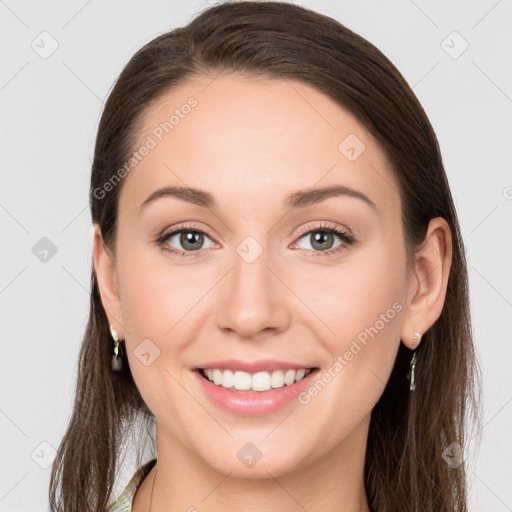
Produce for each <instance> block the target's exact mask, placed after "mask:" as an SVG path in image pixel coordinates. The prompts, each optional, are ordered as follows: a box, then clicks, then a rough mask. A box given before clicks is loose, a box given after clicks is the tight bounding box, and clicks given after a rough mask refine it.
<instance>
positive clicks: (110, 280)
mask: <svg viewBox="0 0 512 512" xmlns="http://www.w3.org/2000/svg"><path fill="white" fill-rule="evenodd" d="M92 258H93V263H94V270H95V272H96V279H97V281H98V288H99V291H100V296H101V303H102V304H103V309H105V313H106V314H107V318H108V322H109V325H112V326H113V327H114V329H115V330H116V331H117V335H118V337H119V339H120V340H122V339H124V337H125V332H124V327H123V325H124V322H123V311H122V308H121V299H120V297H119V290H118V288H117V279H116V268H115V262H114V256H113V254H112V253H111V251H110V250H109V249H108V248H107V247H106V246H105V243H104V242H103V237H102V235H101V228H100V226H99V224H98V223H96V222H95V223H94V238H93V250H92Z"/></svg>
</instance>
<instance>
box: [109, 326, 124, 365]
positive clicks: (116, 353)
mask: <svg viewBox="0 0 512 512" xmlns="http://www.w3.org/2000/svg"><path fill="white" fill-rule="evenodd" d="M110 334H111V335H112V338H113V339H114V355H113V356H112V371H114V372H120V371H121V370H122V369H123V359H122V357H121V355H120V354H119V338H118V337H117V331H116V330H115V329H114V326H113V325H111V326H110Z"/></svg>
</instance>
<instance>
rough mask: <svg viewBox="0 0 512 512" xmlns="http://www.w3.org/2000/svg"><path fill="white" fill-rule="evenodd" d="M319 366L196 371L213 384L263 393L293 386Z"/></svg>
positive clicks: (314, 371) (200, 369)
mask: <svg viewBox="0 0 512 512" xmlns="http://www.w3.org/2000/svg"><path fill="white" fill-rule="evenodd" d="M318 370H319V368H317V367H314V368H297V369H288V370H274V371H272V372H266V371H262V372H256V373H248V372H244V371H232V370H227V369H220V368H219V369H217V368H215V369H213V368H208V369H204V368H198V369H197V370H196V371H197V372H198V373H199V374H200V375H201V377H203V378H204V379H206V380H208V381H209V382H211V383H212V384H214V385H216V386H219V387H222V388H225V389H229V390H231V391H240V392H244V391H245V392H257V393H262V392H266V391H272V390H276V389H280V388H283V387H289V386H293V385H294V384H296V383H297V382H300V381H302V380H303V379H305V378H306V377H307V376H308V375H310V374H311V373H316V372H317V371H318Z"/></svg>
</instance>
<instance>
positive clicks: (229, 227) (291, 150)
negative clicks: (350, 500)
mask: <svg viewBox="0 0 512 512" xmlns="http://www.w3.org/2000/svg"><path fill="white" fill-rule="evenodd" d="M191 97H193V98H194V100H193V101H192V100H191V101H189V98H191ZM187 104H188V105H190V108H188V107H184V105H187ZM175 111H177V112H175ZM173 113H175V114H176V115H175V118H174V119H173V120H171V123H172V128H169V125H165V124H161V123H165V122H166V121H169V118H170V116H171V115H172V114H173ZM178 118H179V120H178V121H177V119H178ZM163 127H164V128H163ZM144 145H146V147H147V148H149V149H148V150H147V151H145V150H142V151H139V155H140V154H141V153H145V156H143V157H142V158H141V159H140V161H138V162H137V164H136V165H135V166H134V167H133V168H132V170H131V171H130V173H129V175H128V176H127V177H126V182H125V183H124V185H123V189H122V192H121V195H120V202H119V223H118V231H117V238H116V252H115V254H116V256H115V280H116V285H117V290H118V293H119V312H118V313H116V314H117V316H118V318H119V320H120V321H121V323H122V331H123V332H122V334H123V336H122V337H124V338H125V340H126V348H127V355H128V358H129V363H130V367H131V369H132V373H133V376H134V379H135V382H136V384H137V387H138V388H139V390H140V393H141V394H142V397H143V398H144V400H145V402H146V403H147V405H148V407H149V408H150V409H151V411H152V412H153V413H154V415H155V416H156V418H157V420H158V428H159V443H162V445H163V444H165V443H167V445H168V446H170V445H172V444H173V443H174V444H175V445H180V446H181V447H184V448H185V449H186V451H187V453H189V454H190V455H191V456H193V457H196V458H197V460H199V461H202V462H205V463H206V464H208V465H209V466H211V467H213V468H216V469H218V470H219V471H223V472H226V473H227V472H233V473H232V475H233V476H236V475H240V476H245V477H258V476H260V477H264V476H266V475H267V473H266V471H269V472H270V473H272V474H273V475H279V474H284V473H286V472H289V471H292V470H294V469H297V468H299V467H304V466H305V465H307V464H309V463H313V462H315V461H317V460H319V459H320V458H321V457H326V456H327V454H329V453H342V452H343V453H344V454H345V456H347V457H351V456H355V454H354V450H360V449H361V448H362V447H364V443H365V440H366V436H367V428H368V424H369V418H370V413H371V410H372V408H373V407H374V405H375V404H376V402H377V401H378V399H379V397H380V396H381V394H382V392H383V390H384V388H385V384H386V382H387V380H388V378H389V376H390V373H391V370H392V367H393V363H394V360H395V357H396V353H397V350H398V347H399V343H400V328H401V323H402V316H403V314H404V308H403V305H404V304H405V301H406V297H407V285H408V281H407V280H408V273H407V269H406V253H405V243H404V234H403V231H402V224H401V210H400V208H401V207H400V196H399V194H398V191H397V188H398V186H397V184H396V181H395V178H394V176H393V174H392V171H391V169H390V166H389V163H388V162H387V161H386V158H385V156H384V153H383V151H382V150H381V149H380V147H379V145H378V144H377V142H376V141H375V139H374V138H373V137H372V136H371V135H370V134H369V132H368V131H367V130H366V129H365V128H364V127H363V125H362V124H361V123H360V122H358V121H357V119H356V118H355V117H354V116H352V115H351V114H349V113H348V111H347V110H345V109H344V108H342V107H340V106H339V105H338V104H337V103H335V102H334V101H332V100H331V99H330V98H329V97H327V96H326V95H324V94H322V93H321V92H319V91H317V90H316V89H314V88H313V87H311V86H309V85H306V84H303V83H301V82H298V81H284V80H278V79H262V78H248V77H242V76H238V75H229V76H220V77H218V78H217V79H215V80H214V81H213V82H211V78H197V79H195V80H194V81H191V82H189V83H187V84H186V85H182V86H180V87H179V88H176V89H173V90H172V91H171V92H169V93H168V94H166V95H165V96H164V97H163V98H161V99H160V100H159V102H158V103H157V104H154V105H152V107H151V108H150V109H148V111H147V112H146V115H145V118H144V122H143V127H142V129H141V131H140V133H139V140H138V143H137V146H136V148H134V151H136V150H138V149H140V148H141V147H142V146H144ZM170 187H188V188H193V189H198V190H200V191H203V192H204V194H202V195H201V194H199V195H197V194H196V195H193V194H192V193H190V192H188V193H184V194H181V195H180V194H175V193H171V192H170V191H169V190H168V191H167V192H166V193H163V192H158V193H156V194H155V192H156V191H160V190H161V189H165V188H170ZM330 187H338V188H337V189H334V192H333V191H331V192H330V193H320V192H318V193H315V192H314V191H316V190H320V189H322V190H323V189H328V188H330ZM301 193H302V195H300V194H301ZM306 193H307V194H306ZM206 194H208V195H209V196H211V197H210V202H208V203H206V202H205V198H206V197H207V195H206ZM233 361H234V362H233ZM260 362H262V363H263V365H262V366H252V367H251V366H244V363H247V364H252V363H260ZM271 363H274V364H273V366H272V364H271ZM237 365H238V370H241V369H244V370H250V369H252V370H253V371H247V372H246V373H248V374H249V375H250V376H251V379H252V380H251V379H250V380H249V382H254V377H253V375H254V374H255V373H260V370H262V369H263V368H267V371H268V375H269V377H267V376H266V375H260V377H258V379H260V382H263V383H266V382H268V378H270V381H271V383H272V382H274V383H277V385H278V384H279V378H280V376H279V374H276V375H277V376H273V373H274V372H275V371H276V370H277V371H278V370H279V369H280V368H281V367H284V368H282V369H283V370H285V371H284V372H283V376H284V377H286V373H287V372H286V370H287V369H289V368H296V369H315V370H313V371H311V372H310V373H308V375H307V376H306V377H305V378H304V379H303V380H302V381H299V382H297V383H295V384H293V385H292V384H290V385H285V386H283V387H281V388H280V387H276V388H272V389H271V390H270V391H265V392H261V391H252V392H251V391H233V390H231V391H228V390H226V389H225V388H223V387H222V386H218V385H216V384H215V383H209V382H207V381H206V380H205V378H204V377H203V376H201V375H200V372H199V371H198V370H197V368H211V369H213V368H219V369H222V368H231V367H233V366H234V367H235V368H233V369H234V370H236V369H237V368H236V367H237ZM211 373H212V375H213V376H214V378H215V374H216V375H217V376H218V375H220V377H217V378H224V379H227V381H228V384H229V375H228V376H227V377H226V372H211ZM293 375H294V374H292V373H289V372H288V378H289V379H293ZM300 376H301V375H300V372H299V374H298V375H297V374H295V378H296V379H297V378H299V379H300ZM245 377H246V375H245V374H238V376H237V379H238V378H240V380H238V381H237V382H238V383H243V382H245V380H246V379H245ZM273 379H274V380H273ZM288 382H291V381H288ZM224 383H226V380H225V381H224ZM241 385H242V386H243V384H241ZM263 385H265V384H263ZM251 397H255V398H251ZM251 400H254V402H251ZM251 404H252V405H251ZM241 450H242V451H241ZM244 450H245V451H244ZM244 454H245V455H247V454H248V455H251V456H256V457H257V458H258V457H261V461H262V462H261V463H257V464H255V465H254V466H253V467H248V466H247V465H244V464H240V460H241V457H244V456H245V455H244Z"/></svg>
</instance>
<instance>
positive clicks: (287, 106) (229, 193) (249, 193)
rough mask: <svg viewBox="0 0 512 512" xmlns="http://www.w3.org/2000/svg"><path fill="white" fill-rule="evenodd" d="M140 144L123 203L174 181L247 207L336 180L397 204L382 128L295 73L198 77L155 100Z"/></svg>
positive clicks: (144, 119) (129, 204)
mask: <svg viewBox="0 0 512 512" xmlns="http://www.w3.org/2000/svg"><path fill="white" fill-rule="evenodd" d="M144 146H145V147H146V148H147V149H143V148H144ZM133 151H135V152H137V153H138V158H137V160H136V161H135V160H134V161H133V164H134V165H133V166H131V167H130V168H131V170H130V172H129V174H128V176H127V182H126V183H125V185H124V187H123V192H122V193H121V199H120V201H121V205H120V209H122V208H123V203H124V205H125V206H127V207H129V208H131V207H132V206H135V205H140V204H141V203H142V202H143V201H144V199H145V198H146V197H147V196H148V195H150V194H151V193H152V192H153V191H154V190H155V189H157V188H159V187H164V186H171V185H177V186H188V187H194V188H199V189H203V190H208V191H210V192H211V193H212V194H213V195H214V196H215V197H218V198H219V201H218V202H219V203H220V205H221V207H222V202H223V200H225V202H226V204H227V202H228V200H229V201H230V206H235V203H236V205H238V206H239V207H246V208H247V207H250V205H251V203H253V202H254V203H257V202H258V201H259V200H260V199H261V197H260V196H259V194H260V193H261V194H265V201H267V202H268V201H269V200H271V199H272V197H274V196H275V198H276V201H281V200H282V197H283V196H284V195H288V193H289V192H290V191H293V190H296V189H304V188H313V187H315V188H316V187H323V186H329V185H332V184H342V185H345V186H348V187H352V188H357V189H359V190H363V191H364V193H365V194H366V195H368V196H370V197H371V198H372V200H374V201H375V202H379V203H380V204H381V207H384V208H389V207H391V208H393V207H396V206H397V205H398V204H399V197H398V187H397V185H396V182H395V178H394V176H393V173H392V172H391V170H390V166H389V164H388V162H387V159H386V158H385V155H384V153H383V151H382V150H381V148H380V146H379V144H378V143H377V141H376V140H375V139H374V137H373V136H371V135H370V133H369V132H368V131H367V130H366V128H365V127H364V125H363V124H362V123H360V122H359V121H358V120H357V118H355V117H354V116H353V115H352V114H351V113H350V112H349V111H348V110H346V109H345V108H343V107H341V106H340V105H339V104H337V103H336V102H334V101H333V100H332V99H331V98H329V97H328V96H327V95H325V94H323V93H322V92H321V91H319V90H317V89H316V88H314V87H312V86H311V85H309V84H305V83H304V82H301V81H297V80H289V79H286V80H284V79H276V78H260V77H245V76H242V75H237V74H230V75H225V76H218V77H217V78H214V77H205V76H200V77H195V78H194V79H192V80H190V81H189V82H187V83H186V84H183V85H180V86H178V87H175V88H174V89H172V90H171V91H169V92H167V93H166V94H164V95H163V96H162V97H160V98H159V99H158V101H157V102H154V103H153V104H152V105H151V106H150V107H149V108H147V110H146V111H145V112H144V115H143V117H142V120H141V127H140V130H139V133H138V137H137V143H136V144H135V147H134V148H133ZM142 153H144V154H143V155H142Z"/></svg>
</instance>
